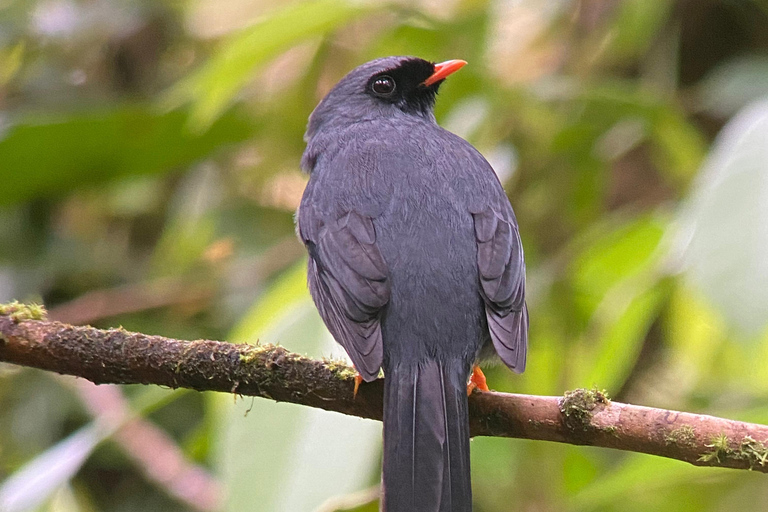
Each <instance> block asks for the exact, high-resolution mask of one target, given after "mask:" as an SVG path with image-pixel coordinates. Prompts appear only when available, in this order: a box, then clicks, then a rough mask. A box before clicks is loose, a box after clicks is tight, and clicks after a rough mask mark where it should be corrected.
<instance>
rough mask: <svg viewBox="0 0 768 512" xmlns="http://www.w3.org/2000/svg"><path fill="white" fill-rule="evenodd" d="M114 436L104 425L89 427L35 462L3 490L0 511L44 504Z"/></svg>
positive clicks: (21, 510)
mask: <svg viewBox="0 0 768 512" xmlns="http://www.w3.org/2000/svg"><path fill="white" fill-rule="evenodd" d="M111 432H112V429H111V428H106V427H104V426H103V425H101V424H96V423H94V424H91V425H88V426H86V427H84V428H82V429H80V430H78V431H77V432H75V433H74V434H72V435H70V436H69V437H68V438H66V439H65V440H63V441H61V442H59V443H57V444H56V445H54V446H53V447H51V448H50V449H48V450H46V451H45V452H43V453H42V454H40V455H38V456H37V457H35V458H34V459H32V460H31V461H30V462H28V463H27V464H25V465H24V466H23V467H22V468H21V469H19V470H18V471H16V472H15V473H14V474H13V475H11V477H9V478H8V479H7V480H6V481H5V482H3V484H2V486H0V510H2V511H3V512H27V511H31V510H34V509H35V508H36V507H38V506H39V505H41V504H42V503H44V502H45V501H46V500H48V499H49V498H50V497H51V496H52V494H53V493H54V492H55V491H56V490H57V489H59V487H61V486H62V485H64V484H66V483H67V482H69V480H71V479H72V477H73V476H75V474H76V473H77V472H78V471H79V470H80V467H81V466H82V465H83V463H84V462H85V460H86V459H87V458H88V456H89V455H90V454H91V452H93V450H94V449H95V448H96V446H98V444H99V443H100V442H102V441H103V440H104V439H106V437H107V436H109V435H110V433H111Z"/></svg>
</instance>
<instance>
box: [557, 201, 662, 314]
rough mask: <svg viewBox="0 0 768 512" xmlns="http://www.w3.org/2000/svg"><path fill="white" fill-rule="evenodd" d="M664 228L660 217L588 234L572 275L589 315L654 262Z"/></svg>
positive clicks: (595, 229)
mask: <svg viewBox="0 0 768 512" xmlns="http://www.w3.org/2000/svg"><path fill="white" fill-rule="evenodd" d="M664 227H665V225H664V223H663V221H662V219H661V218H659V217H658V216H656V215H644V216H642V217H639V218H637V219H631V220H629V221H628V222H625V223H622V224H620V225H618V226H611V225H610V224H609V223H602V224H599V225H596V226H594V227H593V229H592V230H591V231H590V232H589V233H588V234H586V235H584V237H583V239H582V241H581V242H580V245H582V247H583V249H582V252H581V254H580V255H578V256H576V257H575V258H574V262H573V271H572V273H573V282H574V288H575V289H576V292H577V298H578V299H579V302H580V304H581V305H582V306H583V307H584V311H585V312H586V313H588V314H589V313H590V312H592V311H594V308H596V307H597V305H598V304H599V303H600V302H601V301H602V300H603V299H604V297H605V295H606V294H607V293H608V291H609V290H610V289H611V288H612V287H614V286H615V285H616V284H618V283H619V282H621V281H622V280H624V279H627V278H630V277H632V276H636V275H638V274H639V273H640V272H642V271H643V270H644V269H647V268H648V266H649V265H650V264H652V263H653V261H652V259H651V258H652V256H653V255H654V254H655V250H656V247H657V246H658V244H659V242H660V241H661V237H662V236H663V234H664Z"/></svg>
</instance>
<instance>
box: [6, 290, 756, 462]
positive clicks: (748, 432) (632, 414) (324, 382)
mask: <svg viewBox="0 0 768 512" xmlns="http://www.w3.org/2000/svg"><path fill="white" fill-rule="evenodd" d="M35 318H43V314H42V313H37V312H36V311H35V310H31V311H30V310H29V309H28V307H27V306H23V305H20V304H12V305H5V306H0V362H6V363H12V364H16V365H23V366H29V367H33V368H39V369H42V370H48V371H53V372H57V373H61V374H66V375H74V376H77V377H83V378H85V379H88V380H90V381H92V382H95V383H96V384H106V383H110V384H155V385H162V386H168V387H172V388H180V387H183V388H191V389H195V390H198V391H223V392H228V393H237V394H241V395H248V396H259V397H264V398H269V399H271V400H276V401H278V402H291V403H295V404H301V405H307V406H310V407H317V408H320V409H325V410H327V411H335V412H340V413H343V414H349V415H353V416H360V417H363V418H371V419H376V420H380V419H381V415H382V390H383V386H382V382H383V381H382V380H377V381H374V382H372V383H368V384H362V385H361V386H360V389H359V392H358V393H357V396H353V390H354V381H355V379H354V377H355V371H354V369H352V368H350V367H349V366H347V365H346V363H343V362H338V361H330V360H322V361H321V360H313V359H309V358H307V357H304V356H301V355H298V354H294V353H291V352H289V351H288V350H286V349H284V348H282V347H279V346H273V345H236V344H232V343H224V342H218V341H210V340H197V341H181V340H175V339H171V338H165V337H162V336H149V335H145V334H140V333H133V332H128V331H126V330H123V329H109V330H101V329H94V328H92V327H76V326H72V325H69V324H63V323H60V322H49V321H45V320H37V319H35ZM469 411H470V429H471V432H472V435H473V436H500V437H515V438H523V439H536V440H544V441H556V442H560V443H570V444H577V445H592V446H602V447H606V448H615V449H618V450H626V451H634V452H641V453H647V454H652V455H658V456H662V457H668V458H673V459H678V460H681V461H685V462H689V463H691V464H695V465H698V466H718V467H727V468H736V469H752V470H756V471H761V472H764V473H765V472H768V447H767V446H766V444H767V443H768V426H765V425H758V424H753V423H744V422H739V421H732V420H728V419H723V418H717V417H713V416H707V415H701V414H692V413H687V412H677V411H670V410H664V409H654V408H650V407H641V406H636V405H629V404H622V403H618V402H612V401H610V400H609V399H608V398H607V397H606V395H605V394H604V393H603V392H601V391H599V390H596V389H593V390H586V389H578V390H575V391H571V392H568V393H566V394H565V396H562V397H547V396H533V395H514V394H508V393H497V392H478V391H475V392H473V393H472V395H471V396H470V397H469Z"/></svg>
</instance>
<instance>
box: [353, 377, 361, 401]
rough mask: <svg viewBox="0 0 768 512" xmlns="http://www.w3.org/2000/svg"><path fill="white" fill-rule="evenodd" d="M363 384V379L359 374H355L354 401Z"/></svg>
mask: <svg viewBox="0 0 768 512" xmlns="http://www.w3.org/2000/svg"><path fill="white" fill-rule="evenodd" d="M361 382H363V378H362V377H361V376H360V374H359V373H356V374H355V391H354V392H353V393H352V399H353V400H354V399H355V397H357V390H358V388H359V387H360V383H361Z"/></svg>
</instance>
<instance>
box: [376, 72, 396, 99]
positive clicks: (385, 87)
mask: <svg viewBox="0 0 768 512" xmlns="http://www.w3.org/2000/svg"><path fill="white" fill-rule="evenodd" d="M371 89H373V92H375V93H376V94H378V95H379V96H389V95H390V94H392V93H393V92H395V81H394V80H393V79H392V77H391V76H380V77H378V78H376V80H374V81H373V84H372V85H371Z"/></svg>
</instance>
